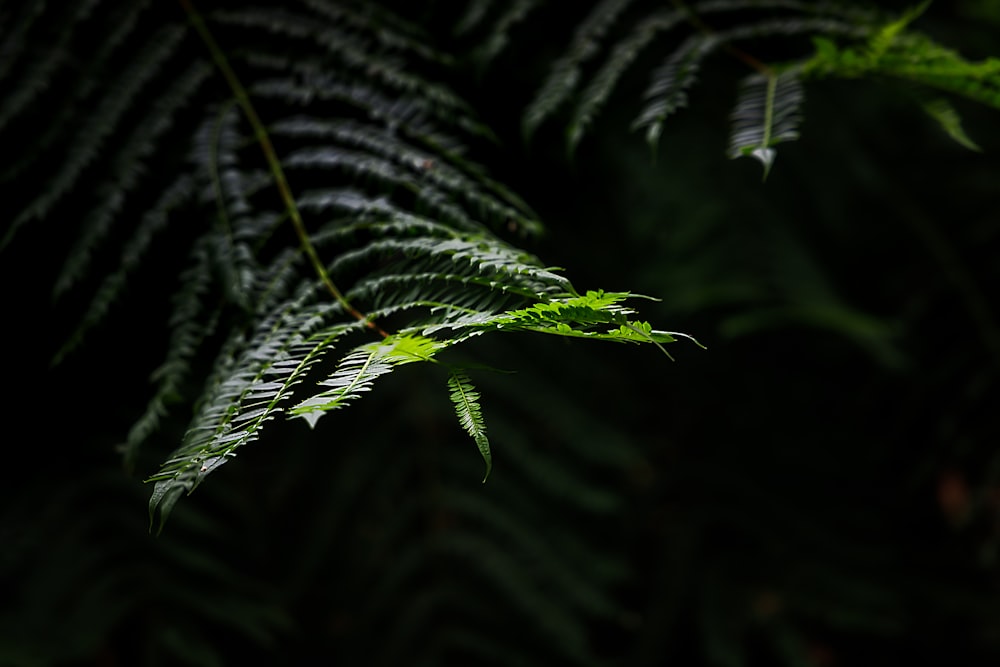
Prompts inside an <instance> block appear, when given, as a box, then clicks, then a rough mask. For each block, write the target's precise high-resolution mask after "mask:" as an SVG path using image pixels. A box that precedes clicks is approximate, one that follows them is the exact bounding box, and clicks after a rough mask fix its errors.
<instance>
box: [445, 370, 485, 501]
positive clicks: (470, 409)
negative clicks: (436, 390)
mask: <svg viewBox="0 0 1000 667" xmlns="http://www.w3.org/2000/svg"><path fill="white" fill-rule="evenodd" d="M448 388H449V389H451V402H452V405H453V406H454V408H455V414H456V415H457V416H458V422H459V423H460V424H461V425H462V428H464V429H465V430H466V432H467V433H468V434H469V435H470V436H472V439H473V440H475V441H476V446H478V447H479V453H480V454H482V456H483V461H485V462H486V473H485V474H484V475H483V482H484V483H485V482H486V479H487V478H488V477H489V476H490V471H491V470H492V469H493V455H492V454H491V453H490V441H489V440H488V439H487V437H486V420H484V419H483V411H482V408H481V407H480V405H479V392H477V391H476V388H475V386H473V384H472V381H471V380H469V376H468V375H467V374H466V373H465V371H464V370H461V369H453V370H452V372H451V375H449V376H448Z"/></svg>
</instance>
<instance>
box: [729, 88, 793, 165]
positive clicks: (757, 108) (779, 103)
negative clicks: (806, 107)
mask: <svg viewBox="0 0 1000 667" xmlns="http://www.w3.org/2000/svg"><path fill="white" fill-rule="evenodd" d="M803 101H804V95H803V92H802V83H801V81H800V79H799V73H798V71H796V70H786V71H784V72H781V73H780V74H776V73H774V72H769V73H767V74H755V75H753V76H750V77H748V78H747V79H745V80H744V81H743V85H742V87H741V90H740V96H739V99H738V101H737V102H736V108H735V109H734V111H733V115H732V123H733V125H732V134H731V135H730V141H729V157H730V158H738V157H744V156H749V157H753V158H754V159H756V160H757V161H759V162H760V163H761V165H763V167H764V176H763V177H764V179H767V175H768V172H770V170H771V165H772V164H773V163H774V156H775V150H774V146H775V145H777V144H779V143H781V142H784V141H792V140H794V139H797V138H798V136H799V132H798V124H799V121H800V119H801V115H800V108H801V106H802V103H803Z"/></svg>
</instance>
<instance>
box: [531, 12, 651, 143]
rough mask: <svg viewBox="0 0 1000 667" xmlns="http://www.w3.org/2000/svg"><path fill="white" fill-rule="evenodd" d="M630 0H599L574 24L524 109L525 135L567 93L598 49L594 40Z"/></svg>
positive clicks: (574, 86)
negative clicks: (560, 52) (569, 39)
mask: <svg viewBox="0 0 1000 667" xmlns="http://www.w3.org/2000/svg"><path fill="white" fill-rule="evenodd" d="M631 2H632V0H603V2H601V3H600V4H598V5H597V6H595V7H594V8H593V9H592V10H591V12H590V14H589V15H588V16H587V18H586V19H584V21H583V22H582V23H581V24H580V25H579V27H577V29H576V32H575V33H574V35H573V41H572V43H571V44H570V47H569V50H568V51H567V52H566V53H565V54H564V55H562V56H561V57H560V58H559V59H558V60H557V61H556V62H555V63H553V65H552V69H551V70H550V71H549V75H548V78H546V79H545V82H544V83H543V84H542V87H541V88H540V89H539V91H538V92H537V93H536V94H535V96H534V98H533V100H532V102H531V104H530V105H529V106H528V108H527V110H525V112H524V117H523V120H522V131H523V133H524V135H525V137H526V138H527V139H530V138H531V136H532V135H533V134H534V133H535V130H536V129H537V128H538V126H539V125H540V124H541V123H542V122H543V121H544V120H545V119H546V118H548V117H549V116H550V115H551V114H552V112H553V111H555V110H556V109H557V108H558V107H559V106H560V105H562V104H563V103H564V102H565V101H566V100H567V99H568V98H569V96H570V93H572V91H573V89H574V88H576V85H577V83H578V82H579V80H580V77H581V69H582V65H583V64H584V63H585V62H587V61H588V60H590V59H591V58H592V57H593V56H595V55H596V54H597V52H598V48H599V47H598V43H599V42H600V40H601V39H602V38H603V36H604V35H605V33H607V31H608V29H609V28H610V27H611V25H612V24H614V22H615V21H616V20H617V18H618V17H619V16H620V15H621V14H622V13H623V12H624V11H625V10H626V9H627V8H628V6H629V4H630V3H631Z"/></svg>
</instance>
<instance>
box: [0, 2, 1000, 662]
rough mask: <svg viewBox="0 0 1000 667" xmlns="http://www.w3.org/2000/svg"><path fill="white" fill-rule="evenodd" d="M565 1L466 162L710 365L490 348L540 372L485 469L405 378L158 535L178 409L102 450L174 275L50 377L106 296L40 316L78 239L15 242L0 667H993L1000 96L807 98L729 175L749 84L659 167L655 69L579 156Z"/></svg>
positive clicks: (410, 372) (484, 104) (402, 374)
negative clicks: (951, 113)
mask: <svg viewBox="0 0 1000 667" xmlns="http://www.w3.org/2000/svg"><path fill="white" fill-rule="evenodd" d="M428 6H429V8H430V9H428V10H427V11H428V14H426V15H419V16H416V15H415V16H413V17H412V18H414V19H418V20H421V21H425V22H426V24H427V26H428V27H429V29H430V31H431V33H432V34H434V39H437V40H439V41H441V42H442V43H447V42H448V40H449V39H450V34H449V33H448V31H447V30H444V29H440V28H441V26H446V25H447V23H446V22H445V21H444V20H443V18H442V17H443V16H453V14H452V13H451V12H450V10H449V8H448V7H446V6H443V5H433V4H432V5H428ZM956 7H957V9H949V8H946V7H944V6H942V7H940V8H939V7H932V9H931V10H930V11H929V12H928V14H927V16H926V17H925V18H924V19H922V22H921V23H919V24H918V27H919V28H921V29H924V30H927V31H928V32H930V33H931V34H933V35H934V36H936V37H939V38H940V39H941V40H942V41H943V42H944V43H946V44H950V45H952V46H955V47H956V48H959V49H960V50H962V51H963V53H965V54H966V55H968V56H969V57H983V56H986V55H989V54H991V53H992V54H995V53H996V46H997V42H996V30H997V28H998V25H997V23H996V22H994V23H992V24H991V23H989V22H987V21H985V20H981V19H977V18H976V17H977V15H976V14H975V13H974V10H976V9H977V7H980V6H979V5H976V4H973V3H964V4H963V3H959V4H958V5H956ZM982 7H986V4H985V3H983V4H982ZM404 11H405V10H404ZM561 11H562V10H557V8H554V7H547V8H546V9H545V10H544V11H542V12H541V13H540V14H539V16H538V18H536V20H535V21H534V22H527V23H526V24H525V27H524V28H522V29H520V32H513V33H512V35H513V38H512V39H513V41H512V43H511V45H510V47H509V48H508V50H507V51H505V52H504V53H503V54H502V55H501V56H500V57H499V58H498V59H497V60H496V61H495V62H494V63H492V65H491V66H490V67H489V68H487V69H486V70H485V71H484V72H476V71H475V70H474V69H473V68H471V67H470V68H469V70H468V71H465V70H462V69H460V70H459V71H458V72H457V73H455V74H453V75H451V76H453V78H454V80H453V81H451V83H452V85H454V86H455V88H456V89H457V90H458V91H459V92H460V93H462V94H463V95H465V96H466V97H467V98H468V99H469V100H470V102H471V104H472V105H473V107H474V108H476V109H477V110H478V111H479V113H480V114H481V115H482V116H483V117H484V119H485V120H486V122H487V123H488V124H489V125H490V126H492V127H493V128H494V129H495V130H496V131H497V134H498V135H499V137H500V142H499V146H498V147H497V148H494V149H489V150H486V149H484V151H483V153H482V154H481V155H477V156H476V157H477V158H478V159H480V161H481V162H483V163H485V164H487V165H488V167H489V169H490V172H491V173H492V174H493V175H494V176H495V177H496V178H497V179H498V180H499V181H501V182H503V183H506V184H508V185H509V186H510V187H511V189H513V190H514V191H515V192H518V193H519V194H521V195H522V196H523V197H524V198H525V199H526V200H527V201H528V202H529V203H530V205H531V206H532V207H533V208H534V209H535V210H536V211H537V213H538V214H539V216H540V218H541V219H542V220H543V221H544V222H545V223H546V226H547V230H548V232H547V235H546V236H545V237H544V238H543V239H541V240H539V241H527V242H524V245H525V247H526V248H527V249H529V250H531V251H532V252H534V253H536V254H537V255H538V256H540V257H542V258H543V259H544V261H545V262H546V263H548V264H551V265H556V266H564V267H566V268H567V275H568V276H569V277H571V279H572V280H573V282H574V284H575V285H576V286H577V288H578V289H581V290H583V289H594V288H598V287H601V288H604V289H608V290H631V291H634V292H636V293H640V294H645V295H649V296H653V297H656V298H657V299H659V301H655V302H653V301H649V302H646V301H639V302H637V306H638V307H639V308H640V310H641V312H642V315H643V317H644V318H645V319H648V320H650V321H651V322H653V323H654V325H655V326H656V327H657V328H661V329H672V330H678V331H682V332H685V333H688V334H691V335H694V336H695V337H697V338H698V340H699V341H701V342H702V343H703V344H704V345H705V346H706V347H707V349H706V350H702V349H699V348H698V347H696V346H695V345H693V344H691V343H689V342H686V341H681V342H678V343H676V344H674V345H672V346H671V350H670V351H671V353H672V354H673V356H674V357H675V360H674V361H670V360H668V359H666V358H665V357H663V356H662V355H660V354H658V353H657V352H656V351H654V350H652V349H645V348H634V347H630V346H629V347H617V346H609V345H602V344H594V343H590V342H589V341H585V342H577V341H564V340H561V339H559V340H556V339H553V340H547V339H543V340H539V338H541V337H528V336H524V337H516V336H515V337H509V338H503V337H500V338H498V339H497V340H482V341H481V342H480V341H477V342H476V343H475V344H474V345H471V346H470V347H469V349H468V350H465V351H463V352H462V353H461V354H462V355H463V358H467V359H468V360H470V361H481V362H483V363H488V364H489V365H491V366H494V367H497V368H501V369H509V370H513V371H516V373H514V374H500V373H491V372H486V371H484V372H482V373H479V374H477V375H476V376H475V379H476V382H477V384H478V385H479V387H480V389H481V390H482V393H483V407H484V411H485V414H486V418H487V422H488V424H489V428H490V434H491V441H492V442H493V446H494V465H495V467H494V471H493V473H492V477H491V478H490V480H489V482H488V483H487V484H486V485H481V484H480V483H479V480H480V476H481V461H480V460H479V457H478V455H477V453H476V451H475V448H474V446H473V445H472V443H470V442H469V441H468V440H467V438H465V437H464V434H463V433H462V432H461V430H460V429H459V428H458V426H457V425H456V424H455V423H454V417H453V415H452V414H451V412H450V406H449V404H448V401H447V395H446V391H445V387H444V379H443V378H442V377H440V376H437V375H435V374H434V373H433V372H432V371H431V370H426V369H419V368H414V369H410V368H407V369H403V370H401V371H399V372H397V373H394V374H393V376H392V377H390V378H388V380H387V381H386V384H385V386H382V387H379V390H378V391H377V392H375V393H374V395H372V396H371V397H369V398H368V399H367V400H365V401H360V402H358V404H357V405H355V406H353V407H352V409H351V410H349V411H343V412H341V413H339V414H337V416H336V420H334V419H328V420H324V423H322V424H321V426H319V427H318V428H317V429H316V430H315V431H313V432H309V431H308V430H307V429H306V428H305V426H304V425H302V424H299V423H295V422H290V423H275V424H274V426H273V427H272V429H271V431H270V432H269V433H268V434H267V435H266V436H265V437H264V438H263V439H262V440H261V441H260V442H259V443H256V444H255V445H254V446H252V447H250V448H247V450H246V451H245V452H243V453H241V455H240V457H239V459H238V461H237V462H236V463H234V464H233V465H231V466H227V468H226V469H225V470H224V471H222V472H220V473H219V474H217V475H215V476H213V478H212V479H211V480H209V483H207V484H205V485H204V486H203V487H201V488H199V489H198V491H197V493H195V494H194V495H193V496H192V497H191V498H186V499H183V500H182V501H181V502H180V503H179V505H178V507H177V509H176V511H175V514H174V515H173V516H172V517H171V520H170V521H169V522H168V524H167V527H166V529H165V531H164V533H163V534H161V535H159V536H156V535H152V534H150V532H149V530H148V523H147V517H146V501H147V499H148V494H149V492H150V487H149V485H145V484H143V483H142V479H143V478H144V477H145V476H147V475H149V474H151V473H152V472H153V471H154V470H155V468H156V466H157V465H158V463H159V462H160V461H161V460H162V459H163V458H165V457H166V456H167V455H168V454H169V452H170V451H171V450H172V449H173V447H174V446H176V443H177V441H178V439H179V438H180V436H181V434H182V433H183V429H184V427H185V424H186V415H185V414H184V413H183V411H181V412H180V413H178V414H176V415H174V416H173V417H172V418H171V419H170V420H168V421H166V422H165V423H164V425H163V428H162V429H161V431H160V432H159V433H158V434H157V435H156V436H155V438H154V439H153V441H152V442H151V443H149V445H148V447H147V449H146V450H144V451H143V452H142V456H141V458H140V461H139V464H138V466H137V469H136V470H134V471H124V470H123V469H122V466H121V462H120V457H119V455H118V454H117V453H116V451H115V447H116V445H117V443H119V442H121V441H122V440H123V439H124V436H125V434H126V433H127V430H128V428H129V426H130V425H131V423H132V420H134V419H135V417H136V416H137V415H138V414H140V413H141V411H142V409H143V408H144V406H145V402H146V400H148V387H149V385H148V382H147V377H148V375H149V372H150V370H151V369H152V368H153V367H155V365H156V364H157V363H158V361H159V360H160V359H161V358H162V354H163V349H164V346H165V344H166V333H165V325H164V321H165V315H164V305H163V302H162V301H160V300H158V299H157V298H154V297H157V296H158V295H161V294H164V295H169V293H170V290H171V285H170V283H169V281H168V280H167V278H166V277H165V276H160V275H157V274H156V271H157V270H158V269H160V268H161V265H160V264H159V263H158V261H157V259H156V257H155V256H154V257H153V258H152V259H151V260H150V267H151V268H149V269H147V272H146V273H145V274H143V276H144V280H145V281H146V282H145V283H142V285H144V286H143V287H142V288H141V289H136V290H134V291H133V293H132V294H131V295H130V299H129V301H128V305H127V306H126V307H125V308H124V309H123V310H119V311H118V312H117V313H116V314H115V316H114V317H113V318H112V319H111V320H109V321H108V322H106V323H105V324H104V326H103V327H102V328H101V329H100V330H99V332H97V333H95V334H94V337H93V340H92V341H89V342H88V345H87V346H86V347H84V348H83V349H82V350H81V351H80V352H79V353H78V354H77V355H75V356H74V357H72V358H71V359H70V360H69V361H67V362H66V363H64V364H63V365H62V366H60V367H59V368H57V369H54V370H49V369H48V368H47V360H48V359H49V358H50V357H51V354H52V351H53V350H54V349H56V347H57V346H58V344H59V342H60V341H61V340H63V338H64V336H65V334H66V332H67V331H70V330H71V328H72V326H73V324H72V322H73V321H74V318H75V317H77V315H78V313H77V312H75V311H77V310H79V308H81V307H82V304H83V303H84V302H82V301H81V302H80V304H77V303H75V302H72V301H71V302H69V303H61V304H56V305H55V306H51V307H50V306H49V305H48V303H49V300H48V293H49V290H50V282H48V281H50V280H51V277H50V276H51V274H52V273H53V271H51V270H49V269H48V268H47V267H49V266H50V265H52V264H53V263H58V262H60V261H61V259H60V258H61V257H62V255H61V254H60V253H61V252H65V250H64V248H62V246H63V245H65V246H66V247H68V245H69V244H68V242H63V241H62V240H61V238H60V237H56V238H53V235H52V234H51V232H50V231H49V230H47V229H43V228H40V227H34V228H30V229H29V228H26V230H25V233H24V234H23V238H21V239H19V244H20V245H19V246H18V247H17V248H14V249H13V250H12V249H8V250H7V251H5V257H3V258H2V259H3V260H4V266H3V278H4V285H5V293H6V294H7V295H8V303H9V309H8V316H7V317H6V318H5V319H6V322H7V326H6V329H7V332H8V336H9V338H8V339H7V340H9V344H8V345H5V347H6V348H7V351H8V356H9V361H10V365H9V368H11V369H12V372H11V374H10V375H9V376H8V378H7V382H5V383H4V384H5V385H6V388H5V392H6V393H8V395H9V398H8V400H7V401H5V403H6V404H7V405H8V406H12V408H13V409H10V410H9V411H8V417H7V427H6V429H5V434H4V436H3V440H4V449H5V451H6V452H8V454H7V457H6V462H7V466H6V468H7V482H6V483H5V485H4V486H5V489H4V496H3V497H4V498H5V502H4V503H3V506H2V507H0V512H2V523H0V530H2V533H0V544H2V545H3V546H2V547H0V553H2V560H0V573H2V574H3V581H2V583H0V586H2V588H0V600H2V601H3V602H2V607H0V614H2V615H0V664H5V665H6V664H10V665H17V666H19V667H20V666H22V665H23V666H27V665H36V664H37V665H77V664H79V665H84V664H89V665H175V664H199V665H201V664H204V665H212V664H219V665H230V664H242V663H244V662H246V661H248V660H254V661H256V662H257V663H258V664H275V665H285V664H287V665H293V664H294V665H303V664H351V665H381V664H393V665H410V664H414V665H415V664H431V665H433V664H473V662H475V663H476V664H483V663H484V662H486V663H489V662H492V664H498V665H515V664H525V665H533V664H550V665H556V664H602V665H603V664H608V665H623V666H624V665H630V666H631V665H660V664H685V665H713V666H714V665H721V666H730V665H732V666H738V665H754V666H756V665H810V666H814V667H828V666H833V665H883V666H884V665H943V664H949V665H970V666H972V665H990V664H996V662H997V660H998V659H1000V646H998V643H1000V604H998V597H997V583H998V581H997V572H998V570H997V562H996V558H997V547H998V543H997V539H998V537H1000V535H998V520H1000V514H998V512H1000V495H998V494H1000V488H998V487H997V472H998V470H997V465H998V463H1000V461H998V459H997V456H996V453H997V444H998V442H1000V416H998V405H1000V404H998V398H1000V393H998V385H997V381H998V370H1000V325H998V315H997V309H996V304H997V288H998V286H1000V276H998V266H1000V265H998V263H997V261H996V257H997V250H998V249H1000V219H998V217H997V216H998V213H997V211H998V204H1000V190H998V187H997V180H996V175H997V169H996V167H997V160H996V155H997V154H998V151H1000V135H998V133H997V132H996V129H995V128H996V118H997V117H996V110H993V109H988V108H983V107H981V106H977V105H975V104H971V103H966V102H963V101H962V100H956V101H955V105H956V108H958V109H959V110H960V111H961V112H962V114H963V117H964V118H965V127H966V130H967V131H968V133H969V135H970V136H971V137H972V138H973V139H974V140H975V141H977V142H978V143H979V144H980V146H981V147H982V148H983V151H982V152H981V153H975V152H971V151H968V150H966V149H964V148H962V147H961V146H959V145H957V144H955V143H954V142H952V141H951V140H950V139H949V138H948V137H947V136H946V135H945V134H944V133H943V132H942V131H941V129H940V128H938V127H937V126H936V125H935V123H934V122H933V121H932V120H931V119H930V118H929V117H927V116H926V115H924V114H923V113H922V112H921V111H920V109H919V107H918V106H916V105H915V104H913V103H912V101H911V100H909V99H908V98H907V95H906V91H905V89H904V88H903V87H901V86H898V85H893V84H890V83H888V82H882V81H858V82H850V81H849V82H843V81H841V82H816V83H813V84H810V85H809V86H808V87H807V90H806V95H807V104H806V107H805V121H804V123H803V126H802V137H801V139H800V140H799V141H797V142H795V143H792V144H788V145H786V146H782V147H780V149H779V151H778V158H777V161H776V163H775V166H774V169H773V170H772V172H771V174H770V176H769V178H768V179H767V181H766V183H762V182H761V178H760V168H759V166H758V165H757V164H756V163H754V162H752V161H750V160H738V161H731V160H729V159H727V158H726V156H725V147H726V140H727V135H726V129H727V116H728V113H729V110H730V108H731V105H732V103H733V101H734V91H735V83H736V81H737V78H738V77H739V76H741V75H742V72H741V71H740V70H739V69H738V67H739V65H738V63H737V64H730V63H727V62H725V60H724V59H721V58H720V59H718V61H713V66H712V67H710V68H706V71H705V72H704V73H703V75H702V76H701V77H700V79H699V83H698V85H697V87H696V88H695V89H693V91H692V95H691V103H690V105H689V107H688V108H687V109H685V110H682V111H681V112H680V113H679V114H678V115H677V116H676V117H675V118H674V119H672V121H671V122H669V123H668V124H667V125H666V129H665V132H664V136H663V137H662V139H661V142H660V148H659V150H658V151H657V152H656V155H655V160H654V159H653V156H652V155H651V152H650V150H649V148H648V147H647V146H646V145H645V144H644V143H643V141H642V137H641V136H639V135H638V134H636V133H631V132H630V131H629V129H628V126H629V123H630V122H631V120H632V118H633V117H634V115H635V113H636V112H637V111H638V96H639V94H640V93H641V91H642V88H643V85H644V83H645V77H644V73H645V72H646V71H648V68H649V64H648V63H643V62H639V63H637V64H636V65H635V67H634V68H633V73H632V74H630V75H629V76H628V77H626V79H624V80H623V81H622V83H621V85H620V87H619V90H618V91H617V93H616V95H615V97H613V98H612V100H611V103H610V105H609V108H608V109H607V110H606V112H605V113H604V114H603V115H602V116H601V117H600V118H599V120H598V122H597V124H596V125H595V127H594V130H593V132H592V133H591V134H590V135H588V136H587V137H586V138H585V139H584V140H583V142H582V144H581V145H580V147H579V149H578V150H577V152H576V154H575V155H574V156H573V157H572V158H569V157H567V155H566V153H565V147H564V145H563V143H562V139H563V133H562V128H561V126H560V125H559V122H558V120H554V121H553V122H550V123H548V124H546V125H545V126H543V127H542V129H541V131H540V132H539V134H538V136H537V137H536V138H535V140H534V141H533V142H532V143H531V144H530V145H525V144H524V143H523V142H522V141H521V137H520V133H519V122H520V113H521V110H523V108H524V106H525V104H526V103H527V102H528V100H529V99H530V96H531V94H532V93H533V92H534V90H535V89H536V88H537V85H538V83H539V82H540V80H541V77H542V76H544V72H545V69H544V68H545V63H546V62H548V59H550V58H551V57H552V56H554V55H556V54H558V52H559V48H560V46H561V45H562V44H565V41H566V40H567V39H568V37H569V35H570V33H571V30H572V27H573V25H574V21H573V20H570V19H569V18H567V17H566V16H565V15H563V14H562V13H561ZM949 11H951V13H950V14H949ZM459 46H461V44H459ZM529 46H530V47H532V48H528V47H529ZM654 61H655V59H654ZM651 62H653V61H651ZM162 252H164V253H166V252H168V250H167V249H166V248H164V249H163V250H162ZM163 264H164V265H166V264H167V262H166V261H165V260H164V261H163ZM139 341H141V343H140V342H139ZM483 656H489V658H484V657H483Z"/></svg>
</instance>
